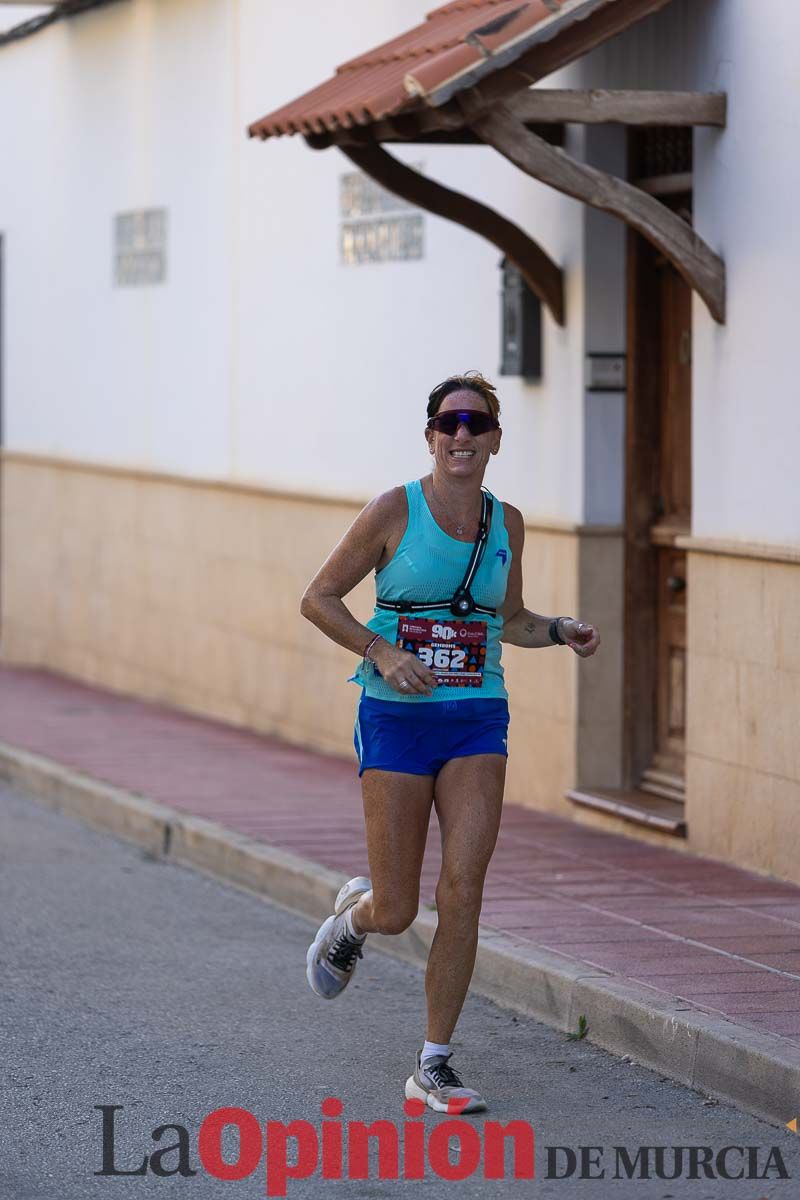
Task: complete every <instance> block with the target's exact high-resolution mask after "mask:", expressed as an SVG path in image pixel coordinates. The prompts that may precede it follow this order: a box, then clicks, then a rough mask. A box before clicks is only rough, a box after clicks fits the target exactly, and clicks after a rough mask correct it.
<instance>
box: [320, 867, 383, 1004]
mask: <svg viewBox="0 0 800 1200" xmlns="http://www.w3.org/2000/svg"><path fill="white" fill-rule="evenodd" d="M371 888H372V884H371V883H370V881H369V880H368V879H367V878H365V876H363V875H359V876H357V877H356V878H355V879H350V880H348V881H347V883H346V884H344V886H343V887H342V888H341V889H340V891H339V894H338V896H337V897H336V901H335V903H334V906H333V913H332V915H331V916H330V917H328V919H327V920H326V921H323V923H322V925H320V927H319V929H318V930H317V936H316V937H315V938H314V941H313V942H312V943H311V945H310V946H309V948H308V954H307V955H306V979H307V980H308V983H309V986H310V988H311V990H312V991H314V992H316V993H317V995H318V996H321V997H322V999H323V1000H333V999H334V998H335V997H336V996H338V995H339V993H340V992H343V991H344V989H345V988H346V987H347V985H348V983H349V982H350V980H351V979H352V978H353V975H354V974H355V969H356V965H357V963H358V960H359V958H362V957H363V955H362V953H361V947H362V946H363V945H364V942H365V941H366V940H367V935H366V934H364V936H363V937H360V938H357V939H355V938H353V937H351V935H350V932H349V930H348V928H347V923H346V922H345V919H344V914H345V913H346V912H347V910H348V909H349V908H352V907H353V905H354V904H356V903H357V901H358V900H360V899H361V897H362V896H363V895H364V893H365V892H368V891H370V890H371Z"/></svg>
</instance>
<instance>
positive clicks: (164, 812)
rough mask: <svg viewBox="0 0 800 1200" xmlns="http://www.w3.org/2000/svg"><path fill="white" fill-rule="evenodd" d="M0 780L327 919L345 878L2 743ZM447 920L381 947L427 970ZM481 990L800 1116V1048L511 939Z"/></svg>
mask: <svg viewBox="0 0 800 1200" xmlns="http://www.w3.org/2000/svg"><path fill="white" fill-rule="evenodd" d="M0 778H2V779H5V780H7V781H8V782H10V783H15V784H19V785H21V786H22V787H24V788H25V789H26V790H27V791H29V792H30V793H31V794H32V795H33V796H34V797H35V798H37V799H38V800H39V801H40V802H41V803H43V804H45V805H46V806H47V807H49V808H51V809H54V810H56V811H61V812H64V813H67V814H68V815H70V816H72V817H77V818H78V819H79V820H81V821H83V822H84V823H85V824H87V825H90V826H92V827H93V828H95V829H99V830H102V831H104V832H106V833H111V834H114V835H115V836H117V837H120V838H123V839H124V840H126V841H129V842H133V843H135V844H136V845H138V846H141V847H142V848H143V849H144V850H146V851H148V852H149V853H151V854H153V855H154V856H156V857H158V858H163V859H165V860H172V861H174V862H177V863H181V864H183V865H186V866H190V867H194V868H196V869H198V870H201V871H204V872H206V873H207V874H210V875H213V876H215V877H216V878H218V879H221V880H224V881H225V882H227V883H233V884H236V885H238V886H240V887H244V888H247V889H248V890H250V891H253V892H255V893H257V894H258V895H261V896H264V897H267V898H268V899H270V900H272V901H275V902H277V903H278V904H281V905H283V906H285V907H286V908H290V909H292V910H293V911H294V912H298V913H301V914H302V915H304V916H307V917H309V918H312V919H313V920H316V921H321V920H322V919H323V918H324V917H326V916H327V915H328V914H329V913H330V911H331V909H332V906H333V899H334V897H335V895H336V892H337V891H338V889H339V887H340V886H341V884H342V882H343V881H344V879H345V876H343V875H339V874H338V873H337V872H335V871H330V870H328V869H327V868H326V867H322V866H319V865H318V864H317V863H314V862H311V861H309V860H307V859H303V858H300V857H298V856H297V855H294V854H290V853H288V852H287V851H284V850H280V849H278V848H277V847H274V846H269V845H266V844H265V843H263V842H258V841H255V840H254V839H252V838H249V837H247V836H245V835H243V834H239V833H236V832H234V831H232V830H229V829H225V828H224V827H223V826H221V825H217V824H215V823H214V822H212V821H206V820H203V819H202V818H199V817H193V816H190V815H188V814H186V813H182V812H179V811H177V810H175V809H171V808H168V807H167V806H166V805H162V804H157V803H155V802H154V801H152V800H148V799H147V798H146V797H143V796H136V795H134V794H132V793H130V792H126V791H124V790H122V789H120V788H116V787H114V786H113V785H111V784H106V783H101V782H99V781H98V780H96V779H92V778H89V777H88V776H86V775H81V774H80V773H79V772H77V771H72V770H70V769H68V768H67V767H63V766H61V765H60V764H58V763H56V762H53V761H52V760H50V759H47V758H42V757H40V756H39V755H36V754H30V753H28V752H27V751H24V750H19V749H17V748H16V747H14V746H8V745H5V744H3V743H0ZM435 930H436V918H435V916H434V915H433V914H431V913H429V912H424V911H423V912H420V914H419V916H418V917H417V919H416V920H415V922H414V924H413V925H412V926H411V928H410V929H408V930H407V931H406V932H405V933H403V934H400V935H399V936H397V937H382V936H380V935H378V934H373V935H372V936H371V939H370V944H371V945H375V946H377V947H378V948H379V949H380V950H382V951H384V952H385V953H388V954H392V955H393V956H394V957H395V958H400V959H403V960H404V961H406V962H409V963H412V964H414V965H416V966H421V965H424V964H425V962H426V960H427V955H428V950H429V948H430V944H431V941H432V940H433V935H434V932H435ZM471 987H472V990H473V991H476V992H479V993H480V994H481V995H483V996H487V997H488V998H489V999H491V1000H494V1001H496V1002H497V1003H498V1004H500V1005H502V1006H504V1007H506V1008H511V1009H513V1010H515V1011H517V1012H520V1013H522V1014H524V1015H525V1016H529V1017H534V1018H536V1019H537V1020H540V1021H543V1022H545V1023H546V1024H548V1025H551V1026H555V1028H557V1029H561V1030H564V1031H566V1030H570V1029H575V1028H576V1026H577V1024H578V1018H579V1017H580V1016H581V1015H583V1016H585V1017H586V1020H587V1022H588V1026H589V1033H588V1040H589V1041H591V1042H593V1043H594V1044H596V1045H597V1046H600V1047H602V1048H603V1049H605V1050H609V1051H611V1053H613V1054H619V1055H628V1056H630V1058H631V1059H633V1060H634V1061H636V1062H638V1063H641V1064H642V1065H643V1066H646V1067H650V1068H652V1069H654V1070H656V1071H659V1072H661V1073H662V1074H663V1075H667V1076H669V1077H670V1078H671V1079H675V1080H677V1081H678V1082H680V1083H683V1084H685V1085H687V1086H688V1087H692V1088H696V1089H697V1090H699V1091H702V1092H705V1093H708V1094H709V1095H712V1096H715V1097H718V1098H719V1099H721V1100H726V1101H729V1102H731V1103H733V1104H736V1105H738V1106H739V1107H740V1108H743V1109H746V1110H747V1111H748V1112H751V1113H755V1114H756V1115H757V1116H760V1117H763V1118H765V1119H766V1120H768V1121H772V1122H774V1123H775V1124H778V1125H783V1124H784V1123H785V1122H786V1121H788V1120H790V1119H791V1118H792V1117H794V1116H796V1115H797V1114H798V1113H800V1047H798V1046H795V1045H794V1044H793V1043H791V1042H787V1041H786V1039H784V1038H781V1037H778V1036H777V1035H775V1034H770V1033H759V1032H758V1031H757V1030H755V1029H749V1028H746V1027H744V1026H741V1025H737V1024H735V1023H734V1022H732V1021H729V1020H726V1019H725V1018H723V1017H720V1016H715V1015H714V1014H711V1013H706V1012H704V1011H702V1010H701V1009H697V1008H694V1007H692V1006H691V1005H690V1004H687V1003H685V1002H682V1001H680V1000H677V999H672V998H671V997H669V996H665V995H664V994H663V993H660V992H657V991H654V990H652V989H650V988H648V987H645V986H644V985H639V984H636V983H634V982H631V981H630V980H627V979H623V978H621V977H620V976H616V975H613V974H610V973H609V972H607V971H601V970H599V969H598V970H592V969H591V968H589V967H587V966H586V965H585V964H581V963H577V962H575V960H574V959H570V958H567V957H566V956H562V955H559V954H556V953H553V952H552V951H548V950H544V949H542V948H540V947H538V946H535V945H532V944H531V943H530V942H524V941H522V940H521V939H516V938H514V937H513V936H509V935H507V934H501V933H496V932H494V931H491V930H488V929H485V930H482V932H481V939H480V944H479V947H478V955H477V961H476V964H475V974H474V976H473V980H472V985H471Z"/></svg>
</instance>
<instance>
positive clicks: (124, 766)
mask: <svg viewBox="0 0 800 1200" xmlns="http://www.w3.org/2000/svg"><path fill="white" fill-rule="evenodd" d="M0 741H4V742H7V743H9V744H11V745H15V746H18V747H21V748H23V749H26V750H29V751H31V752H33V753H36V754H41V755H44V756H45V757H48V758H51V759H54V760H56V761H58V762H61V763H63V764H64V765H67V766H69V767H72V768H74V769H76V770H78V771H81V772H83V773H84V774H87V775H90V776H93V777H95V778H97V779H101V780H105V781H107V782H109V783H112V784H115V785H116V786H118V787H121V788H124V789H126V790H128V791H132V792H135V793H138V794H141V795H147V796H149V797H150V798H152V799H154V800H157V801H160V802H161V803H164V804H167V805H170V806H172V807H174V808H177V809H180V810H181V811H184V812H192V813H195V814H196V815H198V816H203V817H206V818H208V819H211V820H215V821H218V822H220V823H222V824H225V825H227V826H228V827H230V828H233V829H236V830H239V831H241V832H245V833H248V834H249V835H250V836H252V837H255V838H258V839H260V840H263V841H267V842H269V843H270V844H272V845H276V846H280V847H282V848H283V849H287V850H291V851H293V852H294V853H297V854H301V855H303V856H304V857H306V858H310V859H312V860H314V861H316V862H318V863H320V864H321V865H323V866H326V867H329V868H331V869H334V870H338V871H342V872H347V873H352V874H355V873H362V872H366V871H367V869H368V868H367V855H366V845H365V839H364V826H363V813H362V803H361V794H360V788H359V784H358V778H357V775H356V772H355V769H354V761H350V760H348V759H342V758H337V757H333V756H331V755H322V754H316V753H313V752H311V751H307V750H304V749H302V748H300V747H296V746H290V745H287V744H286V743H283V742H280V741H279V740H277V739H276V738H272V737H267V736H263V735H260V734H256V733H253V732H251V731H249V730H244V729H238V728H234V727H232V726H229V725H225V724H223V723H222V722H219V721H211V720H205V719H203V718H199V717H195V716H192V715H190V714H187V713H183V712H178V711H176V710H174V709H171V708H168V707H166V706H164V705H161V704H151V703H146V702H142V701H138V700H134V699H131V698H129V697H126V696H120V695H116V694H113V693H110V692H106V691H103V690H101V689H98V688H93V687H88V686H85V685H83V684H80V683H76V682H75V681H73V680H70V679H66V678H64V677H61V676H57V675H54V674H51V673H48V672H45V671H38V670H28V669H25V668H13V667H0ZM430 833H431V837H430V841H429V846H428V850H427V852H426V855H425V860H424V864H423V870H422V880H421V896H422V900H423V902H425V903H430V902H431V901H432V899H433V895H434V890H435V886H436V880H437V877H438V872H439V865H440V861H441V858H440V848H439V838H438V830H437V829H436V819H435V816H434V817H433V818H432V820H431V828H430ZM482 921H483V923H484V924H485V925H486V926H487V927H489V928H492V929H499V930H503V931H505V932H507V933H508V935H509V936H510V937H512V938H514V939H515V940H516V941H518V942H520V943H523V942H529V943H534V944H536V945H540V946H546V947H548V948H550V949H554V950H557V951H559V952H560V953H563V954H566V955H569V956H570V957H572V958H574V959H576V960H577V961H581V962H585V963H586V964H587V965H588V966H591V967H593V968H594V969H597V968H599V969H602V970H608V971H611V972H614V973H616V974H618V975H620V976H623V977H627V978H630V979H635V980H637V981H639V982H640V983H646V984H647V986H649V987H652V988H653V989H655V990H658V991H659V992H666V993H667V994H671V995H673V996H675V997H679V998H682V999H683V1002H684V1003H688V1002H689V1000H692V1001H693V1002H694V1003H696V1004H697V1005H698V1006H700V1007H702V1008H708V1009H711V1010H713V1011H717V1012H722V1013H724V1014H726V1015H729V1016H730V1017H731V1018H734V1017H735V1018H736V1019H737V1020H739V1021H740V1022H741V1023H745V1024H749V1025H751V1026H753V1027H755V1028H759V1029H765V1030H769V1031H770V1032H773V1033H776V1034H780V1035H782V1036H784V1037H787V1038H791V1039H795V1040H798V1041H800V980H798V979H795V978H794V976H795V975H797V976H800V888H798V887H793V886H792V885H791V884H786V883H783V882H781V881H777V880H770V879H764V878H761V877H759V876H756V875H751V874H748V873H747V872H745V871H740V870H737V869H736V868H735V867H731V866H728V865H726V864H722V863H714V862H712V861H709V860H707V859H700V858H689V857H687V856H685V855H683V854H679V853H677V852H675V851H673V850H670V849H669V848H668V847H664V848H663V849H662V848H661V847H657V846H649V845H643V844H639V843H636V842H634V841H632V840H630V839H627V838H624V837H621V836H620V835H618V834H605V833H602V832H600V831H597V830H590V829H587V828H586V827H585V826H580V825H575V824H573V823H571V822H569V821H565V820H563V819H561V818H559V817H555V816H552V815H551V814H549V813H539V812H535V811H533V810H531V809H526V808H521V807H518V806H514V805H507V806H506V808H505V811H504V814H503V823H502V828H501V831H500V836H499V839H498V843H497V848H496V851H495V855H494V858H493V860H492V864H491V866H490V868H489V872H488V875H487V882H486V889H485V893H484V908H483V914H482ZM695 943H699V944H695ZM715 949H719V950H720V951H727V952H728V953H727V954H725V953H720V954H716V953H714V950H715ZM734 955H739V956H740V958H739V959H737V958H735V957H733V956H734ZM742 958H744V959H747V960H748V962H747V963H743V962H742V961H741V959H742ZM759 964H763V965H759ZM768 967H772V968H774V969H773V970H768V969H767V968H768ZM784 1006H786V1007H785V1008H784Z"/></svg>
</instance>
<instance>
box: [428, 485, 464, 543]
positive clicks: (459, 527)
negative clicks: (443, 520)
mask: <svg viewBox="0 0 800 1200" xmlns="http://www.w3.org/2000/svg"><path fill="white" fill-rule="evenodd" d="M431 495H432V496H433V498H434V500H435V501H436V504H437V506H438V508H439V509H440V511H441V512H443V513H445V514H446V512H447V510H446V509H445V508H444V507H443V505H442V504H440V502H439V499H438V497H437V495H436V492H435V491H434V490H433V486H431ZM466 531H467V527H466V525H456V533H458V534H461V535H463V534H464V533H466Z"/></svg>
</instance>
